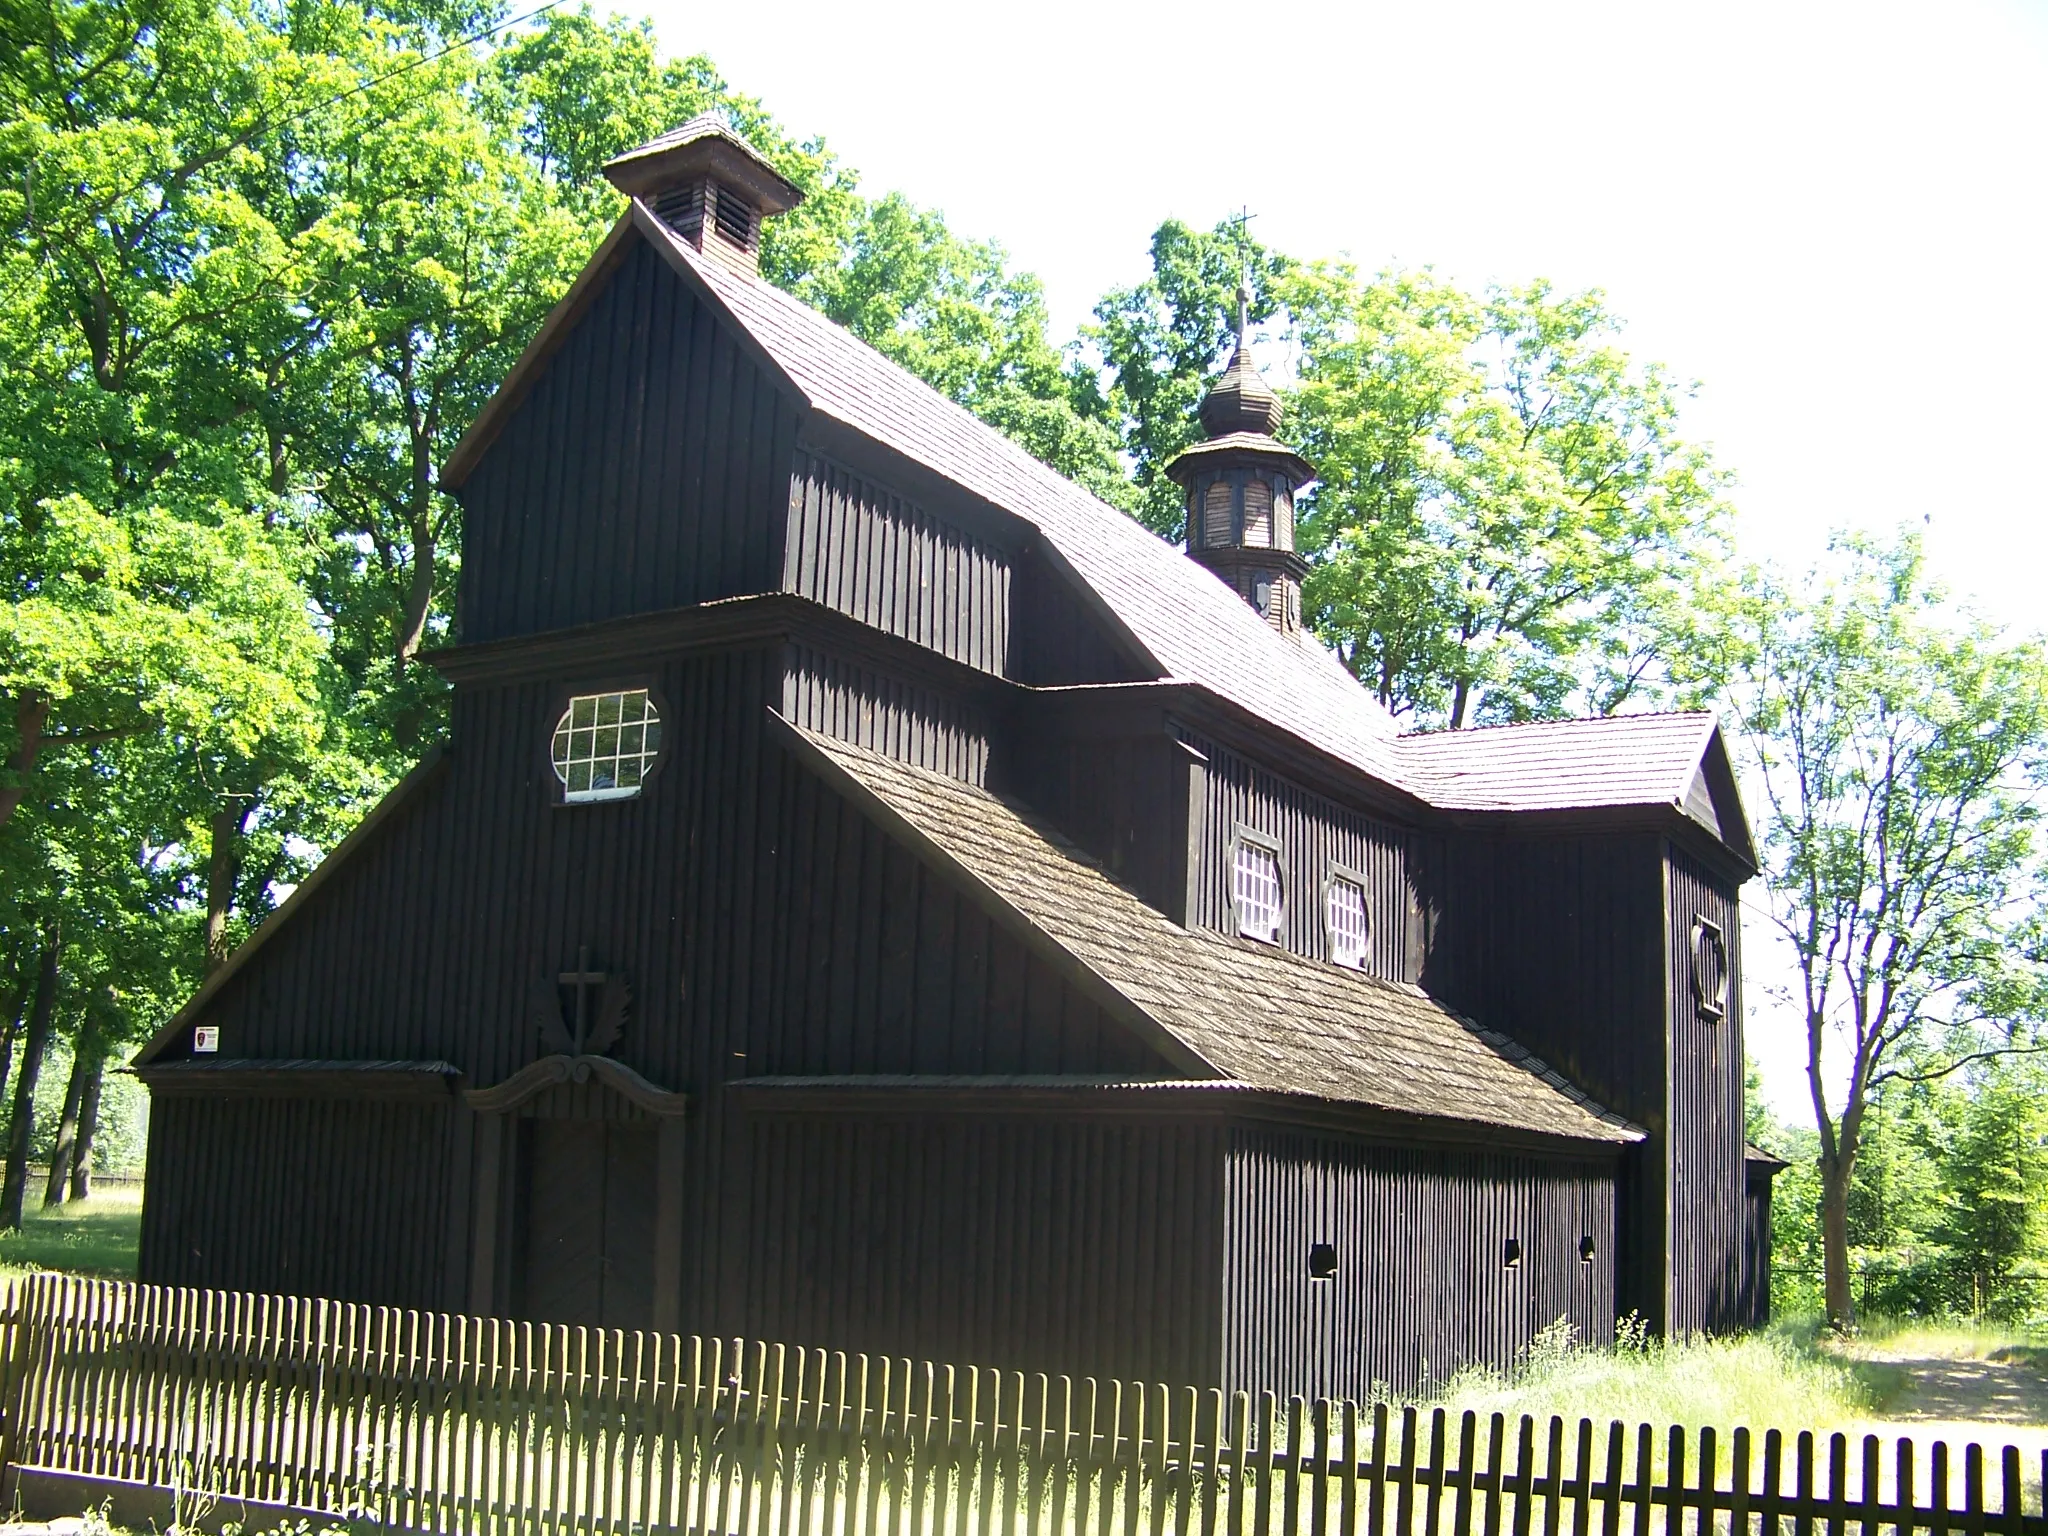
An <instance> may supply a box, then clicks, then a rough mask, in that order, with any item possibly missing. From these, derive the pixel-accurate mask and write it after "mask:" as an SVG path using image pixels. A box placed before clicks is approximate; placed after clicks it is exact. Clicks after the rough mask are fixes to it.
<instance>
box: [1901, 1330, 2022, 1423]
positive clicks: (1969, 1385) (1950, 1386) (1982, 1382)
mask: <svg viewBox="0 0 2048 1536" xmlns="http://www.w3.org/2000/svg"><path fill="white" fill-rule="evenodd" d="M2044 1357H2048V1351H2041V1350H2030V1349H2005V1350H1999V1351H1997V1352H1995V1353H1994V1354H1993V1355H1992V1357H1991V1358H1990V1359H1988V1360H1945V1359H1928V1358H1915V1357H1913V1356H1911V1355H1891V1354H1886V1353H1884V1352H1882V1351H1881V1350H1880V1351H1874V1352H1872V1353H1871V1354H1870V1355H1868V1356H1867V1357H1866V1358H1868V1359H1870V1360H1872V1361H1874V1362H1876V1363H1879V1364H1883V1365H1891V1366H1896V1367H1897V1368H1898V1369H1900V1370H1902V1371H1904V1372H1905V1373H1906V1378H1907V1382H1906V1386H1905V1389H1904V1390H1903V1391H1902V1392H1900V1394H1899V1395H1898V1396H1897V1397H1896V1398H1894V1399H1893V1400H1892V1402H1891V1404H1890V1407H1891V1411H1892V1414H1893V1415H1894V1416H1895V1417H1897V1418H1901V1419H1908V1420H1919V1419H1933V1420H1939V1421H1941V1422H1943V1423H1950V1424H1961V1423H1970V1424H2011V1425H2031V1426H2036V1427H2042V1426H2048V1358H2044Z"/></svg>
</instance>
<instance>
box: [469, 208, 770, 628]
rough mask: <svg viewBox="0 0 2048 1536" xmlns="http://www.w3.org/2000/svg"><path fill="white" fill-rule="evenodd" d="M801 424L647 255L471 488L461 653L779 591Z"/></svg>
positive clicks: (606, 291) (637, 249)
mask: <svg viewBox="0 0 2048 1536" xmlns="http://www.w3.org/2000/svg"><path fill="white" fill-rule="evenodd" d="M796 420H797V418H796V409H795V405H794V402H793V401H791V400H790V399H789V398H787V397H786V396H784V395H783V394H782V393H781V391H780V386H778V385H776V384H774V383H772V382H771V381H770V379H769V376H768V375H767V374H766V373H764V372H763V371H762V370H761V369H760V368H758V367H757V366H756V365H755V364H754V363H753V362H752V361H751V360H750V358H749V357H748V355H747V354H746V353H745V352H744V351H742V350H741V348H740V346H739V344H738V343H737V342H736V341H735V339H734V338H733V337H732V335H731V334H730V333H729V332H727V331H726V330H725V329H723V327H721V326H720V325H719V323H718V322H717V321H716V320H715V319H714V318H713V317H712V315H711V314H710V312H709V311H708V310H706V309H705V308H704V306H703V305H701V304H700V303H698V302H697V300H696V299H695V298H694V297H692V295H691V294H690V292H689V290H688V289H687V288H685V287H684V286H683V284H682V281H681V280H680V279H679V278H677V277H676V275H675V274H674V273H673V272H672V271H670V270H669V269H668V267H667V266H666V265H665V264H664V263H663V262H662V260H661V258H660V257H658V256H656V255H655V254H654V252H653V251H652V250H650V249H648V248H647V247H646V246H645V245H644V244H642V243H640V242H638V241H635V242H633V243H632V246H631V249H630V251H629V253H628V254H627V255H626V256H625V258H624V260H623V262H622V264H621V266H620V267H619V269H618V270H617V271H616V272H615V273H614V274H613V275H612V277H611V279H610V280H609V282H608V283H607V284H606V285H605V286H604V288H603V289H602V290H601V291H600V292H599V293H598V295H597V296H596V298H595V299H594V300H593V301H592V303H591V306H590V308H589V310H588V311H586V313H585V314H584V317H583V319H582V321H581V323H580V324H579V325H577V326H576V327H575V329H574V330H573V332H572V333H571V334H570V336H569V337H568V338H567V340H566V341H565V342H564V343H563V345H562V347H561V349H560V351H558V352H557V353H556V354H555V357H554V359H553V360H552V362H551V363H550V364H549V366H548V367H547V368H546V370H545V371H544V372H543V373H542V375H541V377H540V378H539V379H538V380H537V381H536V382H535V384H534V387H533V391H532V393H531V394H529V395H528V396H527V398H526V400H525V401H524V403H522V404H521V405H520V407H519V408H518V410H517V411H516V412H515V413H514V414H513V416H512V418H511V420H510V421H509V422H508V423H507V424H506V426H505V428H504V430H503V431H502V433H501V434H500V435H499V437H498V438H497V440H496V441H495V442H494V443H493V444H492V446H491V449H490V451H489V452H488V453H486V454H485V455H484V457H483V459H482V461H481V462H480V463H479V464H478V466H477V468H476V469H475V471H474V472H473V473H472V475H471V476H470V478H469V481H468V482H467V484H466V485H465V486H464V487H463V489H462V492H461V501H462V504H463V524H464V534H463V544H462V547H463V562H462V577H461V592H460V603H459V610H458V611H459V617H458V628H459V631H460V634H461V637H462V638H463V639H464V640H468V641H482V640H496V639H500V638H503V637H505V636H507V635H516V634H530V633H534V632H537V631H540V630H547V629H558V628H561V627H563V626H566V625H572V624H586V623H591V622H594V621H596V620H599V619H610V618H620V617H623V616H625V615H627V614H634V613H649V612H656V611H659V610H661V609H665V608H676V607H680V606H682V605H684V604H687V603H696V602H703V601H705V600H707V599H710V598H715V597H731V596H735V595H739V594H742V593H754V592H773V591H775V590H776V587H777V585H778V582H779V580H780V577H781V574H782V534H783V525H784V520H785V518H784V508H785V505H786V498H787V496H788V491H789V465H790V460H791V456H792V455H793V453H794V451H795V447H796Z"/></svg>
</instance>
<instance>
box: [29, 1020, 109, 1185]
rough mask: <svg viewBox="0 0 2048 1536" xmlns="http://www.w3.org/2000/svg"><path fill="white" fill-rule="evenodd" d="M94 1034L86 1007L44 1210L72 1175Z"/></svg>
mask: <svg viewBox="0 0 2048 1536" xmlns="http://www.w3.org/2000/svg"><path fill="white" fill-rule="evenodd" d="M97 1035H98V1031H97V1030H96V1029H95V1028H94V1027H93V1017H92V1010H91V1009H87V1010H86V1015H85V1018H84V1020H83V1021H82V1022H81V1023H80V1024H79V1026H78V1039H77V1041H76V1042H75V1043H74V1044H73V1046H72V1051H71V1078H70V1081H68V1082H67V1083H65V1085H64V1113H63V1114H62V1115H60V1116H59V1117H58V1119H57V1141H56V1145H54V1146H53V1147H51V1148H50V1176H49V1177H48V1178H47V1179H45V1180H44V1181H43V1209H44V1210H46V1211H47V1210H48V1209H49V1208H50V1207H51V1206H53V1205H62V1204H63V1203H64V1190H65V1186H66V1185H67V1183H68V1182H69V1180H70V1178H71V1158H72V1155H73V1153H74V1151H75V1150H76V1148H77V1146H78V1116H79V1111H80V1109H81V1108H82V1107H83V1106H84V1103H85V1081H86V1079H87V1078H88V1077H90V1076H91V1075H92V1059H93V1057H94V1056H95V1055H96V1054H98V1051H99V1047H98V1045H97V1044H96V1043H95V1041H96V1037H97Z"/></svg>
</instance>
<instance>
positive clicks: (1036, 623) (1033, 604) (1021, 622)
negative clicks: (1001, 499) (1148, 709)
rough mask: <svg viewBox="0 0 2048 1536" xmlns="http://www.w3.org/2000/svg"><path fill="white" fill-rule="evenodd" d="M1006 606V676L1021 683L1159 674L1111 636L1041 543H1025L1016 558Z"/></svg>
mask: <svg viewBox="0 0 2048 1536" xmlns="http://www.w3.org/2000/svg"><path fill="white" fill-rule="evenodd" d="M1010 607H1011V613H1012V616H1013V618H1012V623H1011V626H1010V676H1011V677H1012V678H1014V679H1015V680H1016V681H1018V682H1020V683H1028V684H1030V685H1031V686H1032V687H1034V688H1052V687H1061V686H1069V685H1073V684H1077V683H1129V682H1138V681H1142V680H1144V679H1147V678H1152V677H1156V676H1158V671H1157V669H1156V668H1154V667H1150V666H1145V665H1141V664H1140V662H1139V659H1138V658H1136V657H1134V656H1132V655H1130V654H1129V653H1128V651H1127V650H1126V649H1125V647H1124V645H1123V644H1122V643H1120V642H1119V641H1118V640H1117V639H1116V638H1115V637H1114V636H1112V635H1111V633H1110V632H1109V629H1108V627H1107V626H1106V625H1105V624H1104V622H1103V620H1102V618H1101V616H1100V615H1099V614H1097V613H1096V612H1094V611H1093V609H1092V608H1091V607H1090V606H1089V604H1088V603H1087V602H1086V601H1085V600H1084V599H1083V597H1082V595H1081V594H1080V593H1079V592H1078V591H1076V590H1075V587H1074V582H1073V579H1072V578H1071V577H1070V576H1069V575H1067V574H1066V573H1065V572H1064V571H1062V570H1060V569H1057V568H1055V566H1054V563H1053V557H1052V556H1050V555H1048V554H1047V553H1046V552H1045V551H1044V550H1043V549H1041V548H1038V547H1036V546H1028V547H1026V548H1025V550H1024V551H1023V553H1022V555H1021V556H1020V557H1019V558H1018V560H1017V562H1016V565H1015V568H1014V574H1013V575H1012V578H1011V598H1010Z"/></svg>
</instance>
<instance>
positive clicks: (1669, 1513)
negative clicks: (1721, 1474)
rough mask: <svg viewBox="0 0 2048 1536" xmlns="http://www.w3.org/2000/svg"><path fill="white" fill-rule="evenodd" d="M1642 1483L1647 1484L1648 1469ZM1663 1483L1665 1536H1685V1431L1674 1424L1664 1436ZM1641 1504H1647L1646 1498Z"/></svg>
mask: <svg viewBox="0 0 2048 1536" xmlns="http://www.w3.org/2000/svg"><path fill="white" fill-rule="evenodd" d="M1643 1481H1644V1483H1645V1484H1647V1483H1648V1482H1649V1476H1648V1469H1645V1473H1644V1477H1643ZM1664 1481H1665V1489H1666V1501H1665V1505H1664V1533H1665V1536H1685V1431H1684V1430H1683V1429H1682V1428H1680V1427H1679V1426H1678V1425H1676V1424H1674V1425H1672V1426H1671V1429H1670V1431H1669V1433H1668V1434H1667V1435H1666V1436H1665V1451H1664ZM1643 1502H1644V1503H1645V1504H1646V1505H1647V1504H1648V1503H1649V1499H1648V1498H1647V1496H1646V1497H1645V1498H1644V1500H1643Z"/></svg>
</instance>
